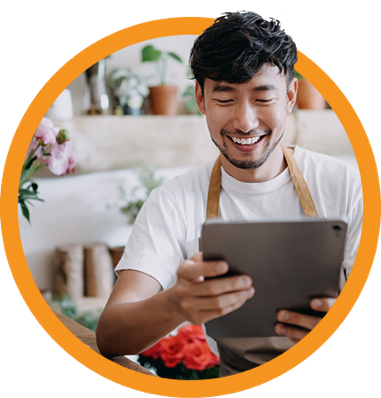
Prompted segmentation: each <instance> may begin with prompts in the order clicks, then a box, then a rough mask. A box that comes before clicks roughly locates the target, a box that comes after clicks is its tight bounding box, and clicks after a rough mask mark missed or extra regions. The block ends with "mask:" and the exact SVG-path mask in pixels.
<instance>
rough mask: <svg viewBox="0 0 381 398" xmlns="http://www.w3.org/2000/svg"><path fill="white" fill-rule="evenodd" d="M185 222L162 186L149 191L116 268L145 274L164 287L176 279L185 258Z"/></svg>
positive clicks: (117, 270) (170, 284) (118, 270)
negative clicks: (178, 269)
mask: <svg viewBox="0 0 381 398" xmlns="http://www.w3.org/2000/svg"><path fill="white" fill-rule="evenodd" d="M184 236H185V223H184V220H182V219H181V217H180V214H179V211H178V209H177V207H176V206H175V205H174V203H173V201H172V200H171V199H170V197H169V196H168V194H167V193H166V192H165V191H164V190H163V189H160V188H159V189H156V190H154V191H152V192H151V194H150V196H149V198H148V199H147V201H146V202H145V203H144V205H143V207H142V209H141V210H140V212H139V214H138V217H137V219H136V221H135V224H134V227H133V230H132V232H131V235H130V238H129V240H128V243H127V245H126V247H125V250H124V253H123V256H122V258H121V260H120V262H119V264H118V265H117V266H116V268H115V272H116V274H117V275H119V273H120V271H122V270H126V269H130V270H137V271H140V272H143V273H146V274H148V275H150V276H152V277H153V278H155V279H156V280H157V281H158V282H159V283H160V285H161V286H162V288H163V289H167V288H169V287H171V286H172V285H174V283H175V282H176V272H177V268H178V267H179V265H180V264H181V263H182V262H183V261H184V259H185V250H184V243H183V242H184V240H185V238H184Z"/></svg>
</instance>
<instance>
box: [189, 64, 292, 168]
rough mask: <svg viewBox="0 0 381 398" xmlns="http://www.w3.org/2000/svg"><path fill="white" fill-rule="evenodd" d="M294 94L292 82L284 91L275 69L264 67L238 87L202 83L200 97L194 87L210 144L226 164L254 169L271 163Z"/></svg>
mask: <svg viewBox="0 0 381 398" xmlns="http://www.w3.org/2000/svg"><path fill="white" fill-rule="evenodd" d="M296 91H297V83H296V80H293V81H292V82H291V84H290V85H289V87H288V88H287V84H286V77H285V75H284V74H283V73H280V71H279V69H278V67H275V66H270V65H265V66H264V67H263V68H262V69H261V71H260V72H259V73H257V74H256V75H255V76H253V77H252V78H251V79H250V80H249V81H247V82H245V83H242V84H230V83H226V82H216V81H213V80H210V79H205V82H204V95H202V92H201V87H200V86H199V85H196V101H197V104H198V106H199V109H200V111H201V113H203V114H205V115H206V121H207V124H208V128H209V132H210V135H211V138H212V140H213V141H214V143H215V144H216V145H217V147H218V148H219V149H220V151H221V153H222V154H223V155H224V156H225V158H226V159H227V160H228V161H229V162H230V164H232V165H233V166H235V167H237V168H239V169H257V168H259V167H260V166H262V165H263V164H265V162H266V161H267V160H268V159H271V154H272V152H273V151H274V149H275V148H276V147H277V144H278V143H279V140H280V139H281V137H282V135H283V132H284V127H285V122H286V116H287V114H288V113H290V112H291V110H292V108H293V106H294V103H295V100H296Z"/></svg>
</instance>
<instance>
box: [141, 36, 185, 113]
mask: <svg viewBox="0 0 381 398" xmlns="http://www.w3.org/2000/svg"><path fill="white" fill-rule="evenodd" d="M169 59H173V60H175V61H177V62H180V63H183V61H182V60H181V58H180V57H179V56H178V55H177V54H175V53H173V52H166V51H160V50H158V49H157V48H155V47H154V46H153V45H151V44H149V45H147V46H145V47H144V48H143V49H142V62H154V63H155V66H156V72H157V81H158V85H157V86H151V87H149V91H150V97H151V104H152V113H153V114H154V115H176V114H177V111H178V99H177V93H178V87H177V86H171V85H167V84H166V75H167V67H168V60H169Z"/></svg>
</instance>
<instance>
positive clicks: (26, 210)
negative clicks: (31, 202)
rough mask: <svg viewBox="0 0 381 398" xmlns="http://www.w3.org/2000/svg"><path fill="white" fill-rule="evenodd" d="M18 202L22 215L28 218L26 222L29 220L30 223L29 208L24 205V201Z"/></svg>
mask: <svg viewBox="0 0 381 398" xmlns="http://www.w3.org/2000/svg"><path fill="white" fill-rule="evenodd" d="M19 203H20V206H21V211H22V214H23V216H24V217H25V218H26V219H27V220H28V222H29V224H30V220H29V210H28V207H27V205H26V204H25V203H24V202H20V201H19Z"/></svg>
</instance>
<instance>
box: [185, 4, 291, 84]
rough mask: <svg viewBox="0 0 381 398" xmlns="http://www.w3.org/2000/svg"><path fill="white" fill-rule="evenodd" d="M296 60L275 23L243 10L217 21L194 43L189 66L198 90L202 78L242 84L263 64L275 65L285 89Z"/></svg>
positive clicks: (284, 34) (288, 42)
mask: <svg viewBox="0 0 381 398" xmlns="http://www.w3.org/2000/svg"><path fill="white" fill-rule="evenodd" d="M297 59H298V55H297V49H296V45H295V43H294V41H293V40H292V38H291V37H290V36H288V35H287V34H286V33H285V32H284V30H282V29H281V27H280V22H279V21H278V20H276V19H273V18H271V19H270V21H266V20H264V19H263V18H262V17H261V16H260V15H258V14H256V13H254V12H247V11H244V12H234V13H225V14H223V15H222V16H221V17H219V18H217V19H216V20H215V21H214V23H213V25H212V26H210V27H209V28H207V29H206V30H205V31H204V32H203V34H202V35H201V36H199V37H198V38H197V39H196V40H195V42H194V45H193V48H192V50H191V54H190V60H189V63H190V67H191V69H192V71H193V75H194V77H195V79H196V80H197V82H198V83H199V84H200V85H201V88H202V89H203V86H204V79H205V78H208V79H212V80H214V81H225V82H227V83H231V84H235V83H244V82H246V81H248V80H249V79H251V77H252V76H254V75H255V74H256V73H258V72H259V71H260V70H261V68H262V67H263V65H265V64H270V65H273V66H277V67H278V68H279V70H280V72H282V73H284V74H285V76H286V82H287V86H288V85H289V83H290V82H291V80H292V78H293V77H294V64H295V63H296V61H297Z"/></svg>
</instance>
